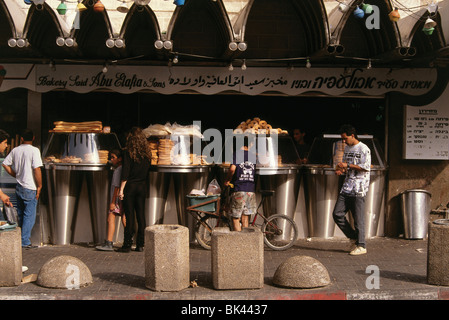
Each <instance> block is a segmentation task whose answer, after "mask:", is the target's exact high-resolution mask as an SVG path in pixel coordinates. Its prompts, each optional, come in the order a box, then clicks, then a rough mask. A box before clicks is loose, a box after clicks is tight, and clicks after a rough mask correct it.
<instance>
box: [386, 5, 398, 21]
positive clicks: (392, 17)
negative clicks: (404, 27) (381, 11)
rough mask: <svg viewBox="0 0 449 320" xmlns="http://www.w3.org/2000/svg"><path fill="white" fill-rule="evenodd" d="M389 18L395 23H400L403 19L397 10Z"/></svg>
mask: <svg viewBox="0 0 449 320" xmlns="http://www.w3.org/2000/svg"><path fill="white" fill-rule="evenodd" d="M388 16H389V17H390V20H391V21H393V22H396V21H398V20H399V19H400V18H401V15H400V14H399V9H398V8H395V9H394V10H393V11H391V12H390V13H389V14H388Z"/></svg>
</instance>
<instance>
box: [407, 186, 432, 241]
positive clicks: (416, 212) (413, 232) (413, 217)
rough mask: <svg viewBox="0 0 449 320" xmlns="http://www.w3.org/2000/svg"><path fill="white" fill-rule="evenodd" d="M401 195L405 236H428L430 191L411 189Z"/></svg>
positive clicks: (414, 237)
mask: <svg viewBox="0 0 449 320" xmlns="http://www.w3.org/2000/svg"><path fill="white" fill-rule="evenodd" d="M400 197H401V211H402V217H403V219H404V235H405V238H406V239H424V238H426V237H427V231H428V222H429V214H430V197H431V194H430V192H428V191H427V190H421V189H410V190H406V191H404V192H402V193H401V194H400Z"/></svg>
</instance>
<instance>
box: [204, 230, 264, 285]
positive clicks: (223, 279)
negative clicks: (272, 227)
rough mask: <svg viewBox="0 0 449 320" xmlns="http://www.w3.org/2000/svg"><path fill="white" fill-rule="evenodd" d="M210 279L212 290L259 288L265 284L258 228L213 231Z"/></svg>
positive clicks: (261, 238)
mask: <svg viewBox="0 0 449 320" xmlns="http://www.w3.org/2000/svg"><path fill="white" fill-rule="evenodd" d="M211 251H212V252H211V257H212V281H213V286H214V288H215V289H260V288H262V287H263V284H264V244H263V235H262V232H261V231H260V230H259V229H257V228H244V229H243V230H242V231H240V232H236V231H230V230H229V228H215V229H214V231H213V233H212V247H211Z"/></svg>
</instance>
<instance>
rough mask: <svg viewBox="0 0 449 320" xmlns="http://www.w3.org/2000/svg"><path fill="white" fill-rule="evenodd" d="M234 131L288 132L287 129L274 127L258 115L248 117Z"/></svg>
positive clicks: (254, 132)
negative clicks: (251, 117)
mask: <svg viewBox="0 0 449 320" xmlns="http://www.w3.org/2000/svg"><path fill="white" fill-rule="evenodd" d="M234 133H251V134H288V131H287V130H283V129H281V128H274V129H273V127H272V126H271V124H269V123H267V121H265V120H261V119H260V118H258V117H255V118H253V119H248V120H246V121H243V122H241V123H240V124H239V125H238V127H237V128H235V129H234Z"/></svg>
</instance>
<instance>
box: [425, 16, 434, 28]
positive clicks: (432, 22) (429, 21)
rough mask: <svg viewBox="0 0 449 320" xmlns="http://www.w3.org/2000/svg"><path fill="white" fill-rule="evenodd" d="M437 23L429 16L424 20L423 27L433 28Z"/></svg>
mask: <svg viewBox="0 0 449 320" xmlns="http://www.w3.org/2000/svg"><path fill="white" fill-rule="evenodd" d="M436 25H437V23H436V22H435V21H433V20H432V19H430V18H427V20H426V22H425V23H424V28H434V27H435V26H436Z"/></svg>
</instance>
